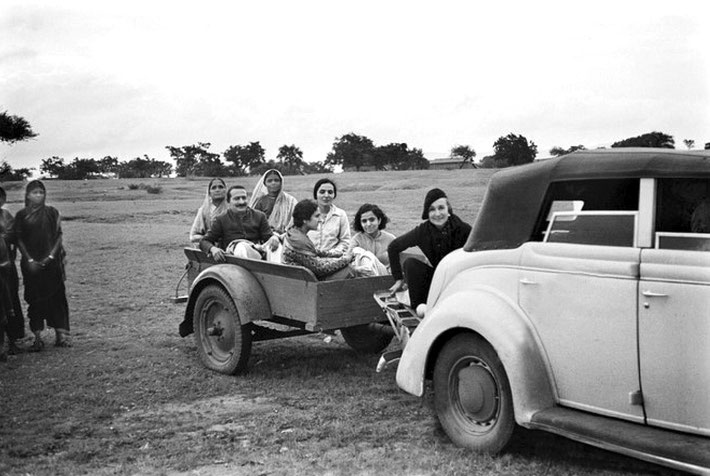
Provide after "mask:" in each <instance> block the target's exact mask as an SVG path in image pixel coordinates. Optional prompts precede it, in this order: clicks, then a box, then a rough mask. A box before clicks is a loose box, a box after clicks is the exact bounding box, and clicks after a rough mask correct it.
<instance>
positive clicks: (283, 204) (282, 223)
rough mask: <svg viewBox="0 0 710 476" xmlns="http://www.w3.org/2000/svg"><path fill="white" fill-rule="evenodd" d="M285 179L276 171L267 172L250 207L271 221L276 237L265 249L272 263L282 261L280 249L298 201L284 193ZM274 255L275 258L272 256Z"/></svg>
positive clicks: (253, 196)
mask: <svg viewBox="0 0 710 476" xmlns="http://www.w3.org/2000/svg"><path fill="white" fill-rule="evenodd" d="M283 184H284V177H283V175H281V172H279V171H278V170H276V169H269V170H267V171H266V172H265V173H264V175H262V176H261V178H260V179H259V181H258V182H257V183H256V185H255V186H254V191H253V192H252V194H251V199H250V200H249V207H250V208H253V209H254V210H259V211H260V212H263V213H264V214H265V215H266V217H267V218H268V219H269V225H271V231H273V232H274V235H273V236H272V237H271V239H270V240H269V242H268V243H267V244H266V246H265V247H264V248H265V249H266V250H267V254H268V255H269V256H268V259H269V260H270V261H276V262H280V261H281V252H282V250H281V249H280V246H281V242H282V241H283V239H284V235H285V233H286V229H287V228H288V225H289V224H290V223H291V216H292V215H293V208H294V207H295V206H296V202H297V200H296V199H295V198H294V197H293V196H292V195H290V194H288V193H286V192H284V189H283ZM272 255H273V256H272Z"/></svg>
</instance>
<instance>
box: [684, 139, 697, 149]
mask: <svg viewBox="0 0 710 476" xmlns="http://www.w3.org/2000/svg"><path fill="white" fill-rule="evenodd" d="M683 144H685V146H686V147H687V148H688V150H690V149H692V148H693V147H695V141H694V140H693V139H683Z"/></svg>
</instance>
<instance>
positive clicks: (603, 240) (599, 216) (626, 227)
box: [544, 211, 638, 247]
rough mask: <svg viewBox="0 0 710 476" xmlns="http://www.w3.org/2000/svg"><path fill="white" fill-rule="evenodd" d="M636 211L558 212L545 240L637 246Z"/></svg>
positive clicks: (551, 241) (551, 221)
mask: <svg viewBox="0 0 710 476" xmlns="http://www.w3.org/2000/svg"><path fill="white" fill-rule="evenodd" d="M637 218H638V213H637V212H625V211H622V212H619V211H588V212H555V213H553V215H552V218H551V219H550V224H549V226H548V229H547V230H546V231H545V239H544V241H545V242H550V243H575V244H585V245H601V246H628V247H633V246H635V236H636V224H637Z"/></svg>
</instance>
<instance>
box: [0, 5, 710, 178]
mask: <svg viewBox="0 0 710 476" xmlns="http://www.w3.org/2000/svg"><path fill="white" fill-rule="evenodd" d="M484 3H485V4H486V5H484ZM493 3H494V2H476V1H470V0H469V1H460V2H457V1H442V0H438V1H436V2H433V1H429V2H423V1H416V0H410V1H387V0H375V1H370V0H360V1H358V2H341V1H336V0H329V1H313V0H298V1H293V0H291V1H282V0H274V1H267V0H262V1H230V2H227V1H225V2H216V1H209V0H202V1H200V2H196V1H189V2H169V3H168V2H157V1H150V0H143V1H120V2H118V1H116V2H99V1H91V2H89V1H87V2H83V1H82V2H80V1H67V0H65V1H62V2H54V1H44V2H42V1H34V0H21V1H15V0H3V1H2V3H0V110H7V111H8V113H10V114H14V115H19V116H22V117H24V118H25V119H27V120H28V121H29V122H30V124H31V125H32V127H33V129H34V130H35V132H37V133H39V136H38V137H37V138H36V139H35V140H32V141H28V142H24V143H18V144H16V145H14V146H7V145H0V160H7V161H8V162H9V163H10V164H11V165H13V167H16V168H17V167H38V166H39V164H40V162H41V160H42V159H44V158H47V157H51V156H55V155H56V156H60V157H63V158H64V159H65V160H66V161H67V162H70V161H71V160H73V159H74V158H75V157H83V158H95V159H100V158H102V157H104V156H106V155H112V156H118V158H119V160H121V161H124V160H130V159H132V158H135V157H138V156H141V157H142V156H143V155H144V154H147V155H148V156H150V157H152V158H156V159H158V160H169V154H168V152H167V150H166V149H165V146H166V145H172V146H182V145H188V144H193V143H196V142H198V141H201V142H211V143H212V147H211V149H210V150H211V151H213V152H218V153H221V152H223V151H224V150H225V149H226V148H227V147H229V146H230V145H238V144H242V145H243V144H247V143H249V142H251V141H259V142H260V143H261V145H262V146H263V147H264V148H265V149H266V158H267V159H272V158H275V156H276V154H277V152H278V148H279V147H280V146H281V145H284V144H288V145H290V144H295V145H297V146H298V147H300V148H301V150H302V151H303V152H304V158H305V159H306V160H309V161H315V160H323V159H325V155H326V154H327V153H328V151H330V150H331V148H332V144H333V141H334V140H335V138H336V137H340V136H341V135H343V134H346V133H349V132H355V133H357V134H361V135H366V136H367V137H369V138H370V139H372V140H373V141H374V142H375V144H376V145H385V144H388V143H390V142H406V143H407V144H408V145H409V147H417V148H421V149H423V151H424V152H425V154H426V155H427V156H429V157H430V158H432V157H433V156H437V155H438V156H445V155H448V152H449V150H450V149H451V147H452V146H454V145H458V144H466V145H470V146H471V147H473V148H474V149H475V150H476V151H477V153H478V159H480V158H482V157H483V156H484V155H488V154H490V153H492V146H493V142H495V140H496V139H497V138H498V137H500V136H504V135H507V134H509V133H511V132H512V133H515V134H522V135H524V136H525V137H527V138H528V140H531V141H533V142H535V143H536V144H537V145H538V150H539V154H538V157H544V156H547V155H548V152H549V149H550V148H551V147H553V146H561V147H569V146H571V145H576V144H583V145H585V146H586V147H588V148H591V147H599V146H608V145H610V144H611V143H612V142H615V141H618V140H621V139H625V138H628V137H632V136H636V135H640V134H643V133H646V132H652V131H661V132H664V133H667V134H670V135H672V136H673V137H674V138H675V141H676V147H678V148H684V147H685V146H684V144H683V139H694V140H695V142H696V146H695V147H696V148H702V147H703V144H704V143H705V142H710V74H709V73H710V47H708V45H710V33H709V32H710V23H709V20H708V19H709V18H710V2H707V1H706V0H688V1H685V0H675V1H673V2H671V1H668V0H664V1H657V0H650V1H649V0H645V1H625V0H615V1H607V0H603V1H595V2H571V1H559V2H557V1H544V0H542V1H541V0H537V1H497V2H495V5H488V4H493ZM580 5H581V6H580Z"/></svg>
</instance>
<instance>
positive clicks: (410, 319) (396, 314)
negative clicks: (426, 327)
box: [373, 291, 422, 372]
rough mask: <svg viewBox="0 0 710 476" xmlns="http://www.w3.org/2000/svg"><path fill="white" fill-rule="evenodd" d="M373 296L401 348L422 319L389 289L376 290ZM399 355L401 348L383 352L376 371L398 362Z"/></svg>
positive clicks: (405, 344)
mask: <svg viewBox="0 0 710 476" xmlns="http://www.w3.org/2000/svg"><path fill="white" fill-rule="evenodd" d="M373 297H374V298H375V301H376V302H377V304H378V305H379V306H380V308H381V309H382V312H384V313H385V315H386V316H387V320H388V321H389V323H390V326H391V327H392V330H393V331H394V336H395V337H396V338H397V340H398V341H399V343H400V345H401V347H402V349H404V348H405V347H406V346H407V342H409V338H410V337H411V335H412V333H414V329H416V328H417V326H418V325H419V323H420V322H421V320H422V319H421V318H420V317H419V316H417V313H416V312H415V311H414V309H412V308H411V307H409V306H408V305H406V304H404V303H403V302H400V301H399V300H397V298H396V297H394V296H392V294H391V293H390V292H389V291H378V292H376V293H375V294H373ZM401 355H402V350H394V351H391V352H386V353H384V354H383V355H382V357H380V361H379V362H378V363H377V371H378V372H380V371H382V370H383V369H384V368H385V367H387V366H388V365H389V364H391V363H394V362H399V358H400V357H401Z"/></svg>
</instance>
